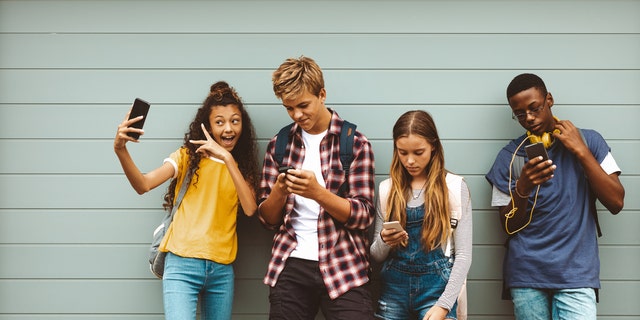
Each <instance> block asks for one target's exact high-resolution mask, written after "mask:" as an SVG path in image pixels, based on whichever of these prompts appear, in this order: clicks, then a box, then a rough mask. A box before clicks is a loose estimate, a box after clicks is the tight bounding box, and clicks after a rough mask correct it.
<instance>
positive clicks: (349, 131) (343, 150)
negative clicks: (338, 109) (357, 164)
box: [337, 120, 357, 195]
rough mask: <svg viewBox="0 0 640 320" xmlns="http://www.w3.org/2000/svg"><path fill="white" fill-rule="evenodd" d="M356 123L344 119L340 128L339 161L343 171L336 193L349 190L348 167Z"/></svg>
mask: <svg viewBox="0 0 640 320" xmlns="http://www.w3.org/2000/svg"><path fill="white" fill-rule="evenodd" d="M356 127H357V126H356V125H355V124H353V123H351V122H349V121H347V120H344V121H343V122H342V128H341V129H340V162H341V163H342V170H343V171H344V182H342V185H341V186H340V189H338V193H337V194H338V195H346V194H347V192H349V168H350V167H351V162H353V158H354V156H353V139H354V137H355V135H356Z"/></svg>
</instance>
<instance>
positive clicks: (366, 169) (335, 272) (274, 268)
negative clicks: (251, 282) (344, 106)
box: [259, 111, 375, 299]
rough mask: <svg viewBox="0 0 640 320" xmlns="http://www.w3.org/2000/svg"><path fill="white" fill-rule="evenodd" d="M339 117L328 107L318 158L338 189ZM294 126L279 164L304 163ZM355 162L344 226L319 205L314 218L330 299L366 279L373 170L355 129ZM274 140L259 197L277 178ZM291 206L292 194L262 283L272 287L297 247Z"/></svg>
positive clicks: (264, 195) (341, 174)
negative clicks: (282, 159) (349, 204)
mask: <svg viewBox="0 0 640 320" xmlns="http://www.w3.org/2000/svg"><path fill="white" fill-rule="evenodd" d="M341 126H342V119H340V118H339V117H338V115H337V113H335V112H333V111H332V118H331V125H330V127H329V130H328V132H327V136H326V138H325V139H324V140H323V142H322V143H321V162H322V168H323V173H324V178H325V181H326V186H327V188H328V189H329V190H330V191H331V192H333V193H337V192H338V189H339V188H340V185H342V182H343V181H344V178H345V174H344V171H343V170H342V164H341V163H340V149H339V148H340V146H339V140H340V138H339V133H340V128H341ZM296 130H298V129H297V126H294V127H293V128H292V133H294V134H293V136H292V137H291V139H290V141H289V145H288V146H287V149H291V152H289V150H287V153H286V154H288V158H287V157H285V160H284V161H283V162H286V164H290V165H293V166H294V167H299V166H300V165H301V164H302V153H303V151H302V148H301V143H302V141H301V139H300V138H299V133H297V132H296ZM353 148H354V160H353V162H352V163H351V166H350V173H349V181H348V183H349V193H348V195H346V197H345V198H346V199H347V200H349V202H350V203H351V215H350V217H349V219H348V220H347V222H346V223H344V224H342V223H340V222H338V221H337V220H335V219H333V218H332V217H331V215H330V214H329V213H328V212H326V211H325V210H324V209H323V208H321V209H320V213H319V218H318V242H319V243H318V245H319V255H318V264H319V268H320V272H321V274H322V278H323V281H324V283H325V286H326V288H327V292H328V293H329V297H330V298H331V299H335V298H337V297H339V296H340V295H342V294H343V293H345V292H347V291H349V290H350V289H352V288H355V287H358V286H361V285H363V284H365V283H367V282H368V281H369V278H368V271H369V257H368V243H367V235H366V229H367V228H368V227H369V226H370V225H371V223H372V221H373V214H374V206H373V198H374V194H375V180H374V178H375V168H374V157H373V151H372V148H371V144H370V143H369V141H368V140H367V138H366V137H365V136H364V135H362V134H361V133H360V132H359V131H356V135H355V138H354V144H353ZM274 149H275V139H272V140H271V141H270V142H269V145H268V146H267V152H266V155H265V158H264V164H263V170H262V175H263V178H262V181H261V184H260V190H261V191H260V197H259V198H260V201H264V199H266V198H267V197H268V195H269V193H270V191H271V187H272V186H273V184H274V183H275V179H276V177H277V176H278V170H277V166H278V165H277V164H276V163H275V161H274V160H273V151H274ZM292 210H293V197H292V196H290V197H289V199H288V200H287V204H286V205H285V208H284V212H285V214H284V221H283V223H282V225H280V226H279V228H278V231H277V233H276V235H275V236H274V243H273V248H272V256H271V260H270V262H269V267H268V271H267V275H266V276H265V279H264V282H265V283H266V284H267V285H270V286H275V284H276V282H277V280H278V276H279V275H280V273H281V271H282V270H283V269H284V265H285V262H286V259H287V258H288V257H289V254H290V253H291V251H293V249H294V248H295V245H296V237H295V232H294V230H293V227H292V225H291V219H290V216H289V213H291V212H292Z"/></svg>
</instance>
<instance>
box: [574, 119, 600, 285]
mask: <svg viewBox="0 0 640 320" xmlns="http://www.w3.org/2000/svg"><path fill="white" fill-rule="evenodd" d="M578 132H580V137H581V138H582V141H584V144H585V145H586V146H587V149H589V144H588V143H587V139H586V138H585V137H584V134H583V133H582V130H581V129H578ZM589 152H591V149H589ZM592 154H593V153H592ZM589 207H590V209H591V212H593V219H594V220H595V221H596V230H597V231H598V238H600V237H602V229H601V228H600V220H598V211H597V210H596V202H595V200H594V201H593V202H591V203H590V204H589ZM596 293H597V291H596Z"/></svg>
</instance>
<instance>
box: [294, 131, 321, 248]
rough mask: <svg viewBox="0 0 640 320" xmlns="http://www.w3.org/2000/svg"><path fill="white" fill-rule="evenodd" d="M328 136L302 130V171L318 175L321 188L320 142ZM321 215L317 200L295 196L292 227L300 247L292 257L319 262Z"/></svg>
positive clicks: (317, 178)
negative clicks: (319, 222) (319, 220)
mask: <svg viewBox="0 0 640 320" xmlns="http://www.w3.org/2000/svg"><path fill="white" fill-rule="evenodd" d="M326 134H327V131H326V130H325V131H324V132H322V133H319V134H309V133H307V132H305V131H304V130H302V142H303V143H304V148H305V155H304V160H303V161H302V169H304V170H309V171H313V172H314V173H315V175H316V180H318V183H319V184H320V185H321V186H324V185H325V181H324V177H323V176H322V163H321V162H320V142H321V141H322V139H323V138H324V136H325V135H326ZM296 169H298V168H296ZM319 213H320V205H319V204H318V203H317V202H316V201H315V200H312V199H309V198H305V197H301V196H298V195H296V196H294V205H293V212H292V216H291V225H292V226H293V230H294V231H295V232H296V240H297V241H298V245H297V246H296V248H295V249H293V252H291V257H295V258H300V259H306V260H313V261H318V214H319Z"/></svg>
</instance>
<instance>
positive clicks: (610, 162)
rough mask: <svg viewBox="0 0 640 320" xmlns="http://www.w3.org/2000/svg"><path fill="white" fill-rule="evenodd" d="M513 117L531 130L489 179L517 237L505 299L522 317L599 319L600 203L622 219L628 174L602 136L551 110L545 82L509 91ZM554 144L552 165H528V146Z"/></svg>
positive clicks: (522, 81)
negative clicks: (623, 176)
mask: <svg viewBox="0 0 640 320" xmlns="http://www.w3.org/2000/svg"><path fill="white" fill-rule="evenodd" d="M507 100H508V101H509V106H510V107H511V110H512V111H513V118H514V119H515V120H517V121H518V122H519V123H520V125H521V126H522V127H523V128H525V129H526V130H527V134H525V135H522V136H520V137H518V138H516V139H515V140H512V141H511V142H509V143H508V144H507V145H506V146H505V147H504V148H502V150H500V152H499V153H498V155H497V157H496V160H495V162H494V164H493V166H492V167H491V170H490V171H489V173H487V175H486V178H487V180H488V181H489V182H490V183H491V184H492V185H493V194H492V201H491V204H492V206H496V207H499V212H500V221H501V223H502V226H503V229H504V230H505V231H506V233H507V234H508V235H509V239H508V240H507V246H506V248H507V251H506V254H505V258H504V265H503V276H504V281H505V293H506V294H507V295H509V294H510V296H511V297H512V299H513V304H514V313H515V316H516V319H518V320H522V319H525V320H527V319H594V320H595V319H596V301H597V290H598V289H599V288H600V279H599V273H600V260H599V257H598V243H597V236H596V229H597V227H596V223H597V222H596V221H597V220H596V219H597V213H596V207H595V201H596V199H597V200H599V201H600V202H601V203H602V204H603V205H604V206H605V207H606V208H607V209H608V210H609V211H610V212H611V213H613V214H617V213H618V212H620V210H622V207H623V203H624V188H623V186H622V184H621V183H620V180H619V178H618V175H619V174H620V168H619V167H618V165H617V164H616V162H615V160H614V159H613V156H612V155H611V152H610V148H609V146H608V145H607V143H606V141H605V140H604V139H603V138H602V136H601V135H600V134H599V133H598V132H596V131H594V130H587V129H578V128H576V127H575V126H574V125H573V123H571V122H570V121H568V120H559V119H558V118H556V117H554V116H553V114H552V112H551V107H553V96H552V95H551V93H550V92H547V89H546V86H545V84H544V82H543V81H542V79H540V77H538V76H536V75H534V74H528V73H525V74H521V75H518V76H516V77H515V78H514V79H513V80H512V81H511V83H510V84H509V86H508V88H507ZM536 141H540V142H543V143H544V144H545V145H546V149H547V153H548V155H549V160H543V158H542V157H535V158H533V159H532V160H527V157H526V156H525V151H524V145H527V144H529V143H533V142H536Z"/></svg>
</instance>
